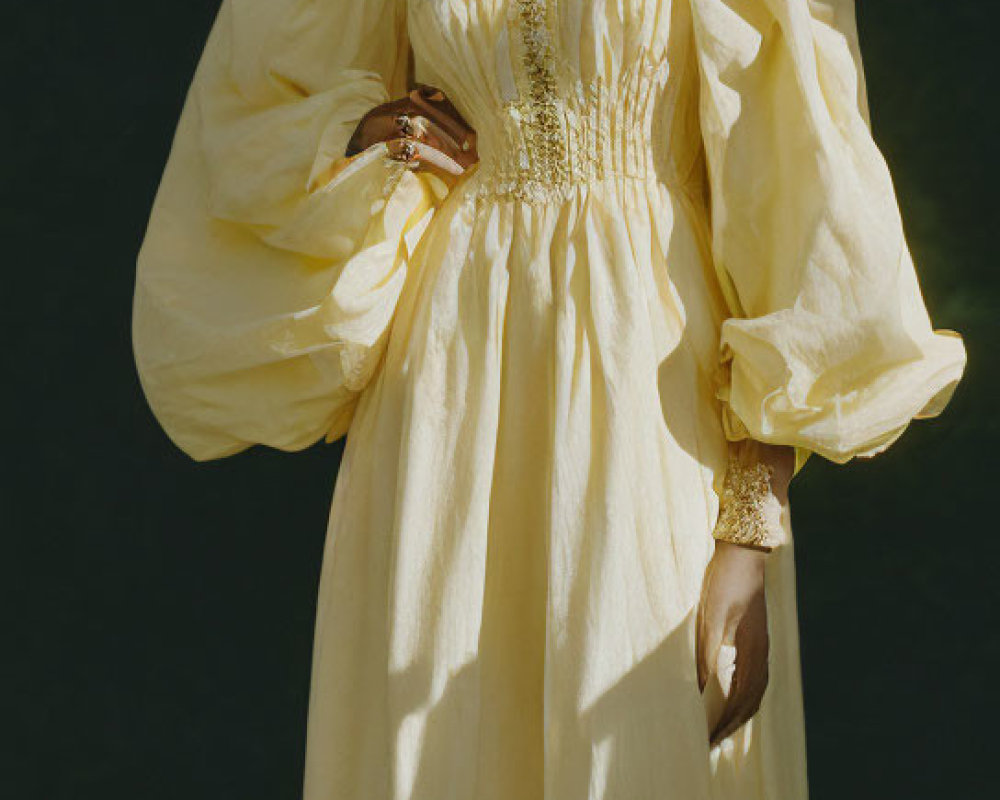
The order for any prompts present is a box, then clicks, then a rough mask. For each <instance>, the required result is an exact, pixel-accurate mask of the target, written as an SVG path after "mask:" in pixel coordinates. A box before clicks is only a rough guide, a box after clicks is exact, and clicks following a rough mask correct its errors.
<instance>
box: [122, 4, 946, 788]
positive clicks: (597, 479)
mask: <svg viewBox="0 0 1000 800" xmlns="http://www.w3.org/2000/svg"><path fill="white" fill-rule="evenodd" d="M411 51H412V56H413V63H412V64H410V63H409V58H408V53H410V52H411ZM411 68H412V73H413V74H414V75H415V77H416V79H417V80H418V81H421V82H424V83H429V84H432V85H436V86H439V87H441V88H442V89H443V90H444V91H445V92H446V93H447V95H448V97H449V98H450V99H451V100H452V102H454V103H455V105H456V107H457V108H458V109H459V110H460V112H461V113H462V115H463V116H464V117H465V119H466V120H468V121H469V123H470V124H471V125H472V127H474V128H475V129H476V130H477V133H478V147H479V152H480V155H481V161H480V164H479V165H478V166H477V167H476V168H474V169H472V170H470V171H469V173H468V174H467V175H466V176H464V177H463V178H462V179H461V180H460V181H459V182H458V183H457V184H456V185H454V186H452V187H451V188H450V189H449V188H448V187H445V186H443V184H439V183H438V182H436V181H435V179H433V178H432V177H430V176H428V175H427V174H425V173H420V172H411V171H406V170H403V169H401V168H399V167H398V166H394V165H391V164H390V163H389V162H388V161H387V160H386V159H385V157H384V147H382V146H381V145H377V146H375V147H373V148H370V149H369V150H367V151H365V152H363V153H362V154H360V155H359V156H355V157H354V158H352V159H345V158H344V157H343V152H344V148H345V146H346V144H347V141H348V138H349V137H350V135H351V133H352V131H353V130H354V127H355V125H356V124H357V122H358V120H359V119H360V118H361V116H362V115H363V114H364V113H365V112H366V111H368V110H369V109H370V108H371V107H372V106H374V105H377V104H379V103H382V102H385V101H387V100H388V99H389V98H390V97H398V96H401V95H402V94H404V92H405V90H406V80H407V74H408V71H410V70H411ZM380 148H382V149H381V150H380ZM133 334H134V346H135V355H136V361H137V365H138V369H139V374H140V376H141V379H142V383H143V387H144V390H145V392H146V394H147V396H148V398H149V401H150V404H151V407H152V409H153V411H154V413H155V414H156V416H157V418H158V420H159V421H160V423H161V424H162V425H163V427H164V429H165V430H166V432H167V433H168V434H169V435H170V437H171V438H172V439H173V441H174V442H176V443H177V445H178V446H179V447H180V448H182V449H183V450H184V451H185V452H186V453H188V454H190V455H191V456H192V457H193V458H195V459H198V460H206V459H214V458H220V457H223V456H228V455H232V454H234V453H237V452H239V451H241V450H244V449H246V448H248V447H250V446H252V445H255V444H264V445H268V446H270V447H276V448H280V449H283V450H298V449H301V448H304V447H308V446H310V445H312V444H313V443H315V442H317V441H319V440H321V439H324V438H325V439H327V440H332V439H335V438H337V437H339V436H341V435H343V434H345V433H348V438H347V444H346V449H345V453H344V457H343V462H342V465H341V469H340V473H339V476H338V478H337V483H336V488H335V491H334V499H333V508H332V511H331V516H330V524H329V531H328V536H327V546H326V552H325V555H324V562H323V570H322V576H321V583H320V589H319V602H318V612H317V620H316V639H315V650H314V663H313V673H312V689H311V700H310V711H309V721H308V747H307V757H306V775H305V797H306V800H373V799H374V798H386V799H388V798H394V799H396V800H402V799H403V798H417V799H426V800H431V799H432V798H433V800H446V799H447V798H455V800H459V798H461V800H469V799H470V798H475V799H476V800H501V798H502V799H503V800H511V798H517V800H529V799H530V798H539V799H542V798H544V800H580V799H581V798H591V799H592V800H597V799H598V798H603V799H606V800H610V799H611V798H628V800H641V798H683V800H698V799H700V798H725V799H731V800H737V799H738V800H754V799H756V798H760V799H761V800H763V798H782V800H789V799H790V798H801V797H805V795H806V779H805V753H804V742H803V724H802V709H801V689H800V683H799V667H798V652H797V638H796V619H795V605H794V603H795V596H794V577H793V561H792V545H791V542H790V540H789V543H788V544H786V545H785V546H782V547H780V548H778V549H777V550H776V551H775V552H774V553H773V554H772V556H770V557H769V562H768V574H767V588H768V603H769V616H770V629H771V685H770V687H769V689H768V692H767V695H766V697H765V699H764V703H763V706H762V708H761V710H760V712H759V713H758V715H757V716H756V717H755V718H754V719H753V720H752V721H751V723H749V724H748V725H746V726H744V727H743V728H742V729H741V730H739V731H738V732H737V733H736V734H734V735H733V736H731V737H730V738H729V739H727V740H726V741H725V742H723V743H722V744H721V745H719V746H717V747H715V748H712V749H710V748H709V745H708V724H709V722H708V721H707V720H706V703H705V701H704V700H703V698H702V696H701V695H700V693H699V691H698V686H697V679H696V674H695V672H696V671H695V659H694V626H693V617H694V610H695V608H696V604H697V601H698V596H699V591H700V587H701V580H702V576H703V573H704V568H705V565H706V563H707V561H708V559H709V558H710V557H711V554H712V549H713V539H712V530H713V526H714V524H715V521H716V518H717V516H718V510H719V509H718V505H719V504H718V495H719V491H720V489H721V485H722V477H723V474H724V470H725V465H726V460H727V442H728V441H729V440H737V439H741V438H746V437H750V438H753V439H756V440H760V441H764V442H772V443H776V444H784V445H789V446H793V447H795V448H797V449H798V451H799V453H800V454H801V455H802V456H804V455H806V454H808V453H816V454H818V455H820V456H822V457H825V458H828V459H831V460H834V461H837V462H844V461H847V460H849V459H850V458H852V457H854V456H870V455H873V454H875V453H878V452H880V451H882V450H884V449H885V448H886V447H887V446H889V445H890V444H891V443H892V442H893V441H894V440H895V439H897V438H898V437H899V435H900V434H901V433H902V431H903V430H904V428H905V427H906V426H907V424H908V423H909V422H910V421H911V420H912V419H913V418H915V417H919V416H933V415H935V414H937V413H939V412H940V411H941V410H942V408H943V407H944V405H945V404H946V402H947V401H948V398H949V397H950V395H951V393H952V391H953V389H954V387H955V384H956V383H957V381H958V380H959V378H960V376H961V373H962V370H963V366H964V362H965V354H964V349H963V345H962V341H961V339H960V338H959V337H958V336H957V335H956V334H954V333H951V332H948V331H934V330H933V329H932V327H931V324H930V322H929V319H928V315H927V312H926V310H925V306H924V303H923V300H922V298H921V294H920V290H919V286H918V283H917V278H916V275H915V272H914V268H913V264H912V261H911V258H910V254H909V251H908V249H907V246H906V242H905V238H904V232H903V228H902V224H901V221H900V217H899V212H898V208H897V203H896V198H895V196H894V192H893V187H892V183H891V179H890V175H889V172H888V170H887V168H886V165H885V162H884V160H883V158H882V157H881V155H880V153H879V151H878V149H877V147H876V145H875V143H874V142H873V140H872V137H871V133H870V131H869V126H868V118H867V109H866V98H865V91H864V79H863V73H862V68H861V63H860V59H859V51H858V42H857V35H856V30H855V24H854V9H853V3H852V2H850V1H849V0H827V1H826V2H819V1H818V0H816V1H813V2H808V1H807V0H673V2H671V0H622V2H618V3H604V2H596V1H595V0H462V2H458V1H457V0H409V2H408V3H406V2H404V0H366V1H365V2H359V1H358V0H224V2H223V3H222V8H221V10H220V12H219V16H218V19H217V21H216V23H215V25H214V27H213V29H212V31H211V34H210V36H209V39H208V41H207V44H206V47H205V51H204V54H203V56H202V59H201V61H200V63H199V65H198V68H197V71H196V73H195V76H194V79H193V83H192V86H191V89H190V92H189V94H188V97H187V100H186V103H185V106H184V109H183V112H182V115H181V118H180V122H179V125H178V128H177V131H176V135H175V139H174V144H173V148H172V151H171V154H170V157H169V160H168V162H167V165H166V169H165V172H164V175H163V179H162V183H161V185H160V188H159V192H158V194H157V197H156V201H155V204H154V207H153V210H152V214H151V217H150V221H149V227H148V230H147V233H146V238H145V241H144V243H143V246H142V250H141V253H140V256H139V262H138V276H137V283H136V294H135V305H134V326H133ZM786 534H790V531H787V530H786Z"/></svg>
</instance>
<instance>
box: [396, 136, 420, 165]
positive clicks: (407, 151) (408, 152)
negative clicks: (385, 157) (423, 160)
mask: <svg viewBox="0 0 1000 800" xmlns="http://www.w3.org/2000/svg"><path fill="white" fill-rule="evenodd" d="M397 144H398V147H399V149H398V150H397V151H396V152H395V153H394V152H393V151H392V148H390V149H389V157H390V158H391V159H392V160H393V161H402V162H403V163H404V164H407V163H409V162H411V161H413V159H414V157H415V156H416V155H417V146H416V145H415V144H414V143H413V142H412V141H410V140H409V139H402V140H399V141H398V142H397Z"/></svg>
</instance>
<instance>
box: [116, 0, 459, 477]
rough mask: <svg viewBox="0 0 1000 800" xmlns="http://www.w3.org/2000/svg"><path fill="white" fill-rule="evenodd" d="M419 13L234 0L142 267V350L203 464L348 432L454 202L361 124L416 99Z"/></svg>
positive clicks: (205, 60)
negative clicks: (393, 103)
mask: <svg viewBox="0 0 1000 800" xmlns="http://www.w3.org/2000/svg"><path fill="white" fill-rule="evenodd" d="M404 14H405V10H404V8H403V3H402V0H366V2H358V0H225V2H223V4H222V7H221V10H220V12H219V15H218V17H217V19H216V22H215V25H214V26H213V28H212V31H211V33H210V35H209V38H208V41H207V43H206V45H205V50H204V52H203V54H202V57H201V60H200V63H199V65H198V68H197V70H196V73H195V76H194V79H193V82H192V85H191V88H190V91H189V92H188V95H187V99H186V102H185V105H184V109H183V112H182V114H181V118H180V122H179V124H178V128H177V130H176V133H175V138H174V142H173V147H172V149H171V153H170V157H169V159H168V162H167V165H166V168H165V170H164V174H163V178H162V181H161V183H160V188H159V191H158V193H157V197H156V200H155V203H154V206H153V210H152V213H151V216H150V220H149V225H148V228H147V232H146V237H145V239H144V242H143V246H142V249H141V251H140V255H139V259H138V270H137V281H136V292H135V301H134V308H133V344H134V350H135V355H136V362H137V366H138V370H139V375H140V377H141V380H142V384H143V388H144V390H145V392H146V395H147V397H148V399H149V402H150V405H151V407H152V409H153V411H154V413H155V414H156V416H157V418H158V420H159V421H160V423H161V424H162V425H163V427H164V428H165V430H166V431H167V433H168V434H169V435H170V437H171V438H172V439H173V440H174V441H175V442H176V444H177V445H178V446H179V447H181V449H183V450H184V451H185V452H187V453H188V454H189V455H191V456H192V457H193V458H195V459H198V460H204V459H210V458H218V457H221V456H226V455H230V454H232V453H235V452H238V451H240V450H243V449H245V448H247V447H249V446H251V445H253V444H256V443H261V444H266V445H269V446H272V447H277V448H281V449H286V450H294V449H299V448H302V447H306V446H308V445H310V444H312V443H313V442H315V441H317V440H318V439H320V438H322V437H324V436H326V437H328V438H334V437H336V436H338V435H341V434H343V433H344V432H345V430H346V428H347V426H348V424H349V421H350V419H351V415H352V411H353V407H354V404H355V401H356V399H357V397H358V394H359V392H360V391H361V390H362V389H363V388H364V387H365V385H366V384H367V383H368V381H370V380H371V378H372V376H373V374H374V372H375V370H376V369H377V366H378V364H379V359H380V355H381V351H382V349H383V348H384V345H385V341H386V337H387V332H388V330H389V327H390V324H391V320H392V318H393V314H394V310H395V305H396V303H397V301H398V299H399V296H400V292H401V291H402V287H403V285H404V283H405V282H406V281H407V278H408V276H407V266H408V262H409V260H410V256H411V254H412V250H413V248H414V247H415V246H416V245H417V242H418V240H419V236H420V233H421V231H422V230H423V229H424V228H425V227H426V225H427V223H428V220H429V216H430V214H432V213H433V211H434V208H435V206H436V204H437V202H438V201H439V200H440V198H441V196H442V195H443V192H444V189H443V186H438V185H434V179H431V178H428V177H427V176H424V175H418V174H415V173H412V172H409V171H405V170H403V169H402V168H401V167H399V166H398V165H392V164H391V162H389V161H388V160H387V159H386V158H385V157H384V156H385V150H384V145H377V146H374V147H372V148H369V150H367V151H365V152H364V153H362V154H360V155H358V156H355V157H354V158H352V159H346V158H344V157H343V154H344V150H345V146H346V144H347V141H348V139H349V137H350V135H351V133H352V132H353V130H354V128H355V126H356V125H357V123H358V121H359V120H360V118H361V117H362V115H363V114H364V113H365V112H366V111H368V110H369V109H370V108H372V107H373V106H375V105H378V104H380V103H383V102H386V100H387V99H388V98H389V97H390V94H392V95H393V96H395V95H396V94H401V93H403V92H404V91H405V78H406V69H407V63H406V62H407V59H406V54H407V48H408V45H407V40H406V33H405V22H404V20H405V16H404Z"/></svg>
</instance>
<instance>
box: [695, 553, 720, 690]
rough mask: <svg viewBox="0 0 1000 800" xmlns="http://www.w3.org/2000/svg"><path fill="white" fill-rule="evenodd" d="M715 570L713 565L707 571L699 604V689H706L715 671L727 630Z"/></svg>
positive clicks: (697, 635)
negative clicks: (718, 594) (715, 580)
mask: <svg viewBox="0 0 1000 800" xmlns="http://www.w3.org/2000/svg"><path fill="white" fill-rule="evenodd" d="M715 577H716V575H715V570H714V569H713V568H712V566H709V569H708V570H707V571H706V573H705V584H704V586H703V588H702V594H701V602H700V603H699V604H698V619H697V628H696V631H695V633H696V642H695V654H696V662H697V666H698V689H699V690H700V691H702V692H704V691H705V686H706V685H707V684H708V679H709V676H710V675H712V673H714V672H715V669H716V662H717V661H718V659H719V650H720V649H721V647H722V642H723V639H724V637H725V632H726V614H725V609H724V608H723V607H722V604H721V603H719V602H717V601H718V597H717V596H716V593H715V592H713V583H714V579H715Z"/></svg>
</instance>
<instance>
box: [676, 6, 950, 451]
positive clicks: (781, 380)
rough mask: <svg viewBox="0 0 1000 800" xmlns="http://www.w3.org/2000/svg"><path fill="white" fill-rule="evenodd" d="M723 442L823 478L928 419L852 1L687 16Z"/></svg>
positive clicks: (934, 373)
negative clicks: (822, 461)
mask: <svg viewBox="0 0 1000 800" xmlns="http://www.w3.org/2000/svg"><path fill="white" fill-rule="evenodd" d="M691 6H692V11H693V21H694V31H695V43H696V50H697V55H698V61H699V69H700V75H701V78H700V82H701V100H700V104H701V110H700V118H701V129H702V138H703V141H704V145H705V153H706V159H707V162H708V167H709V186H710V193H711V217H712V249H713V256H714V260H715V263H716V268H717V270H718V272H719V275H720V278H721V282H722V284H723V289H724V291H725V292H726V293H727V295H728V300H729V305H730V308H731V318H730V319H728V320H726V321H725V322H724V324H723V327H722V333H721V343H722V353H721V359H722V362H723V364H724V369H723V372H724V375H725V377H724V378H723V380H722V382H721V383H722V388H721V390H720V398H721V400H722V401H723V406H724V417H725V426H726V432H727V436H728V437H729V438H730V439H741V438H746V437H750V438H753V439H757V440H760V441H765V442H771V443H775V444H785V445H791V446H795V447H798V448H801V449H804V450H806V451H811V452H815V453H818V454H820V455H822V456H824V457H826V458H828V459H831V460H833V461H836V462H843V461H847V460H848V459H850V458H852V457H854V456H866V455H873V454H875V453H878V452H880V451H881V450H884V449H885V448H886V447H888V446H889V445H890V444H891V443H892V442H893V441H894V440H895V439H896V438H897V437H898V436H899V435H900V434H901V433H902V432H903V430H904V428H905V427H906V425H907V424H908V423H909V422H910V420H911V419H913V418H915V417H924V416H934V415H936V414H938V413H940V411H941V410H942V409H943V407H944V405H945V404H946V403H947V401H948V399H949V398H950V396H951V393H952V392H953V390H954V387H955V385H956V383H957V382H958V380H959V378H960V377H961V374H962V371H963V368H964V365H965V350H964V347H963V344H962V340H961V338H959V336H958V335H957V334H955V333H952V332H951V331H943V330H942V331H934V330H933V329H932V327H931V324H930V321H929V319H928V315H927V311H926V309H925V306H924V302H923V299H922V297H921V293H920V289H919V286H918V282H917V277H916V274H915V272H914V267H913V262H912V260H911V257H910V253H909V251H908V249H907V245H906V241H905V238H904V233H903V227H902V223H901V221H900V215H899V209H898V206H897V201H896V197H895V194H894V190H893V186H892V181H891V177H890V174H889V171H888V169H887V167H886V164H885V161H884V159H883V158H882V156H881V154H880V152H879V150H878V148H877V147H876V145H875V143H874V141H873V140H872V136H871V132H870V129H869V124H868V115H867V100H866V97H865V88H864V76H863V71H862V65H861V61H860V58H859V54H858V52H859V51H858V46H857V33H856V27H855V19H854V3H853V0H826V1H825V2H819V1H818V0H815V1H812V2H811V1H810V0H691Z"/></svg>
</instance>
